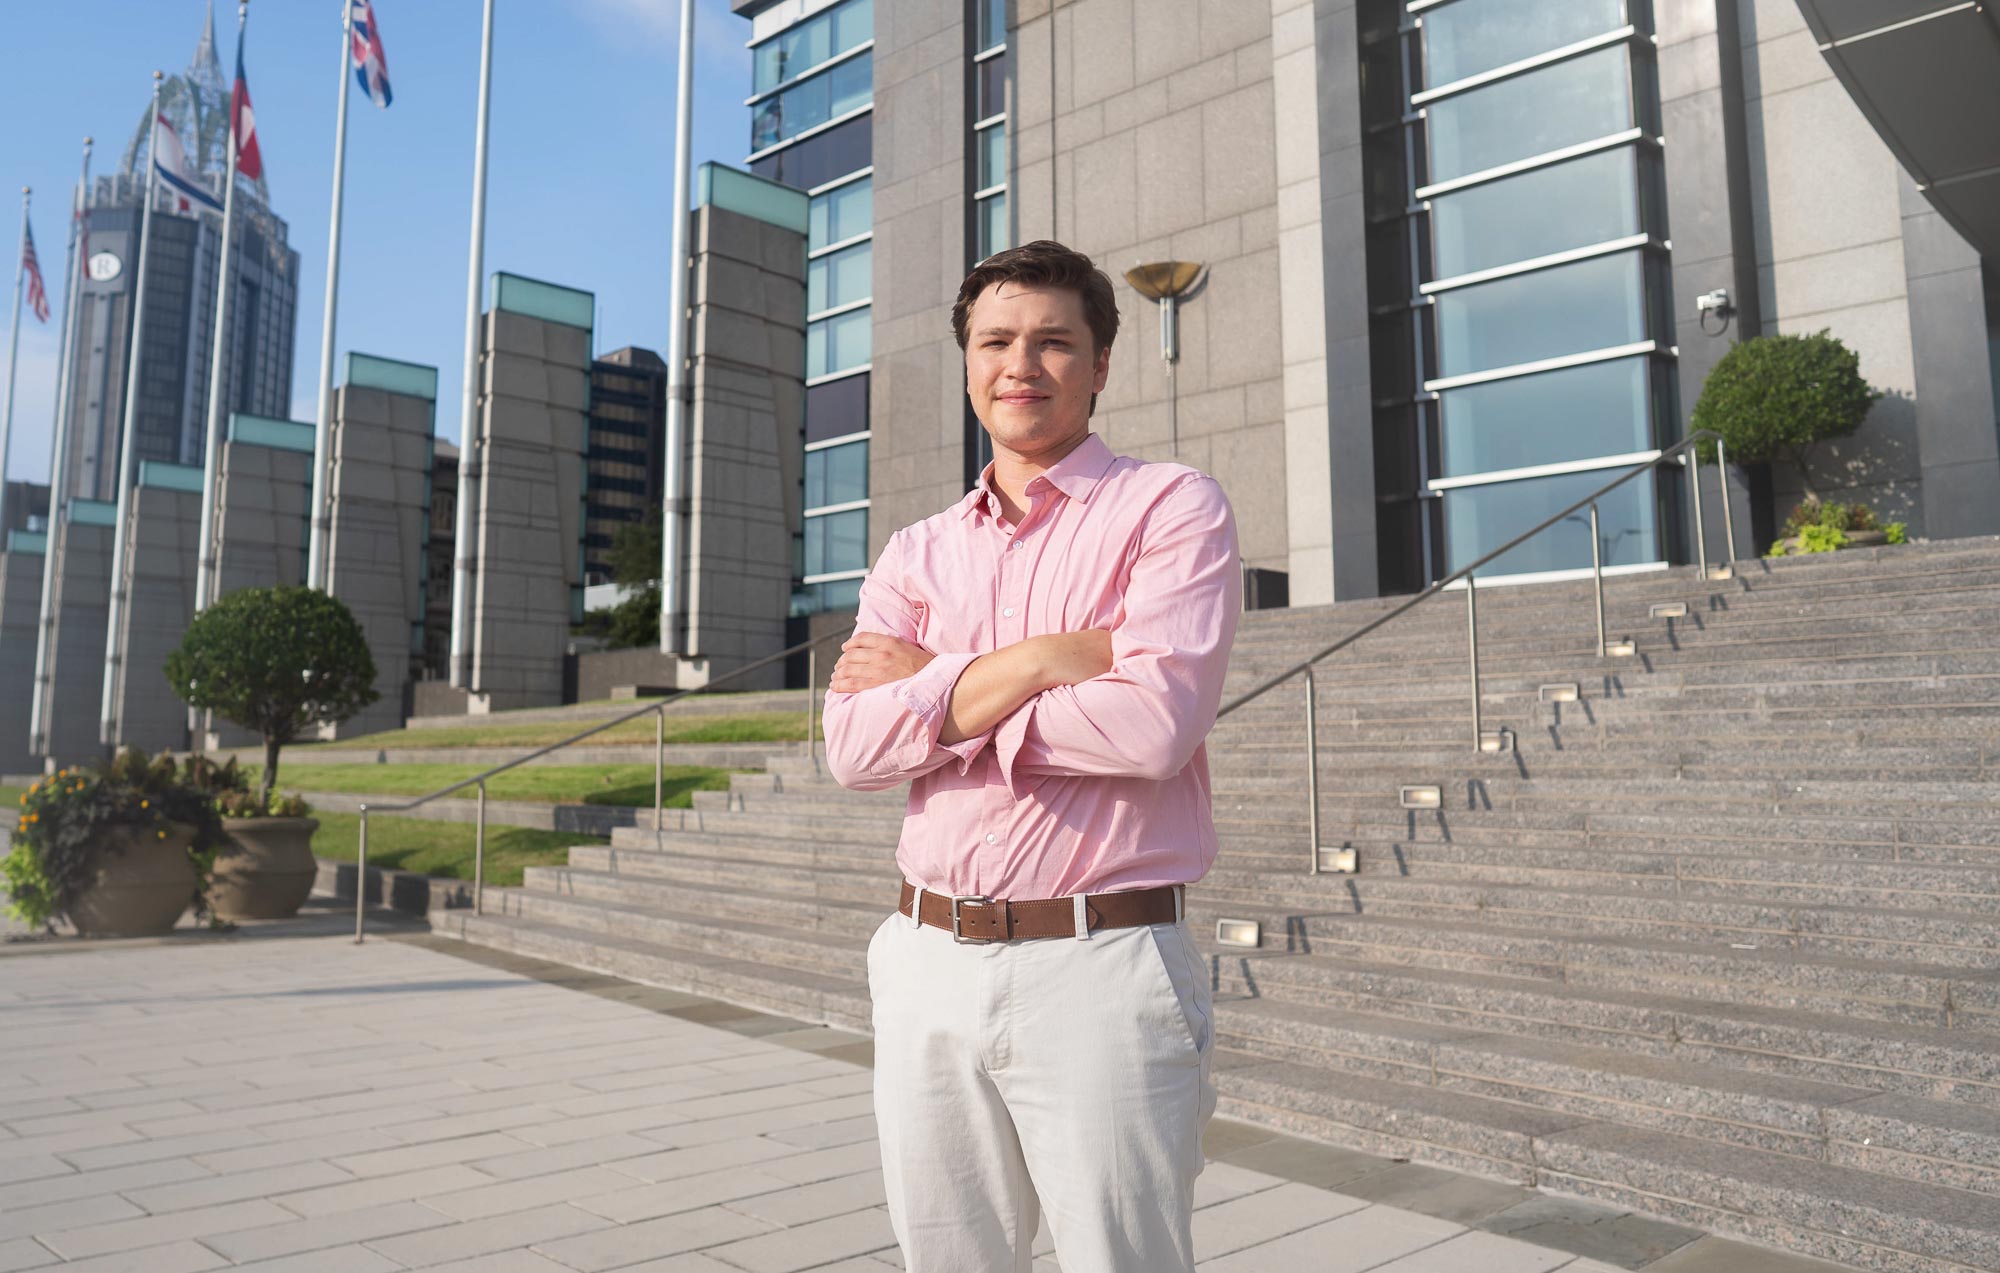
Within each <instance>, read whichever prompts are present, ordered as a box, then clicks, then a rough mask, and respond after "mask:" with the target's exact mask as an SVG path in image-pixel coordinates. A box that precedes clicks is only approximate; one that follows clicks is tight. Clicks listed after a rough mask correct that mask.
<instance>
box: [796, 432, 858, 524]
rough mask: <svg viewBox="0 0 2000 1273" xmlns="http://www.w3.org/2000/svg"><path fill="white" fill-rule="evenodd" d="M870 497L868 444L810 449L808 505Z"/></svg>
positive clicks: (815, 505)
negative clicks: (818, 449) (820, 449)
mask: <svg viewBox="0 0 2000 1273" xmlns="http://www.w3.org/2000/svg"><path fill="white" fill-rule="evenodd" d="M867 498H868V443H867V442H866V441H861V442H847V443H843V444H842V445H840V446H830V447H827V448H826V449H825V450H823V451H807V452H806V507H807V508H824V507H826V506H827V505H828V504H850V503H853V502H854V501H855V500H858V499H867Z"/></svg>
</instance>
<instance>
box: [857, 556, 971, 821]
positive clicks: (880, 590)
mask: <svg viewBox="0 0 2000 1273" xmlns="http://www.w3.org/2000/svg"><path fill="white" fill-rule="evenodd" d="M900 560H901V559H900V553H899V550H898V540H897V537H896V536H891V537H890V539H889V542H888V544H886V545H885V546H884V547H883V549H882V555H881V557H880V558H878V559H877V560H876V562H875V568H874V569H873V570H871V571H869V572H868V577H867V578H866V579H864V580H863V581H862V583H861V601H860V607H859V612H858V613H857V614H856V616H855V621H854V630H855V631H856V632H877V633H880V634H882V635H884V636H892V637H895V638H897V639H898V640H902V641H909V642H913V643H914V642H916V641H917V637H918V632H917V617H916V610H915V608H914V607H912V606H911V604H910V601H909V598H908V596H907V594H906V592H905V591H904V588H903V582H902V572H901V566H900ZM978 657H979V656H978V655H976V654H939V655H938V656H937V657H935V658H933V659H932V660H931V661H930V663H929V664H928V665H927V666H926V667H925V668H924V669H923V670H922V671H921V672H918V673H917V674H916V675H915V676H910V677H905V678H904V679H902V680H900V681H891V682H889V683H888V684H886V685H878V686H876V687H874V688H873V689H867V690H863V691H861V692H860V693H858V694H837V693H833V692H831V691H829V692H828V693H827V696H826V715H825V718H824V720H825V728H826V765H827V770H828V772H830V773H831V774H832V775H833V778H834V781H835V782H838V783H839V784H840V785H841V786H843V787H847V788H849V789H851V790H854V791H880V790H883V789H884V788H887V787H893V786H896V785H897V784H899V783H903V782H908V781H909V780H910V779H912V778H915V777H917V776H919V775H920V774H927V773H929V772H930V771H931V770H933V769H938V768H941V767H942V766H944V765H947V764H950V763H951V762H953V761H957V762H958V766H959V772H960V773H964V772H965V771H966V770H967V769H969V768H970V767H971V765H972V762H973V760H974V759H976V758H977V757H978V755H979V753H980V752H981V751H983V750H984V749H985V747H986V745H987V743H988V742H989V740H990V739H991V737H992V734H991V732H990V731H989V732H988V733H985V734H980V735H977V736H976V737H973V738H968V739H966V740H964V741H963V742H957V743H951V744H943V743H940V742H939V741H938V734H939V733H940V732H941V731H942V730H943V728H944V722H945V716H946V712H947V709H948V707H949V706H950V703H951V693H952V689H953V688H954V687H955V686H956V685H957V684H958V678H959V677H960V676H962V675H963V674H964V672H965V669H966V668H967V667H969V666H971V664H972V661H973V660H974V659H976V658H978Z"/></svg>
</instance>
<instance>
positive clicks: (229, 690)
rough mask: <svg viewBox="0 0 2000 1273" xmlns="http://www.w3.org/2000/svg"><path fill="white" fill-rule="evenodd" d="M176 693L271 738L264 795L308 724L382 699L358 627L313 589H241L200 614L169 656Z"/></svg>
mask: <svg viewBox="0 0 2000 1273" xmlns="http://www.w3.org/2000/svg"><path fill="white" fill-rule="evenodd" d="M166 673H167V679H168V680H169V681H171V682H173V686H174V693H175V694H177V695H179V696H180V698H181V700H182V701H183V702H185V703H187V705H188V706H190V707H195V708H200V709H203V710H206V711H212V712H215V713H217V714H219V715H220V716H222V717H223V719H225V720H228V721H231V722H233V723H234V724H237V725H240V726H242V727H243V728H244V729H247V730H249V731H250V732H251V733H253V734H256V735H257V736H258V737H259V738H261V739H263V740H264V771H263V775H262V784H261V790H260V791H259V792H258V799H259V800H260V801H263V802H266V803H268V802H269V800H270V799H271V789H272V788H273V787H275V786H276V785H277V782H278V752H279V749H280V748H282V747H283V746H284V745H285V744H286V743H289V742H291V741H293V740H294V739H296V738H297V737H298V736H299V735H300V734H301V733H303V732H305V731H306V730H307V729H309V728H312V727H314V726H318V725H332V724H337V723H339V722H340V721H344V720H346V719H347V718H348V717H350V716H352V715H354V713H356V712H358V711H360V710H361V709H362V708H364V707H366V706H368V705H369V704H370V703H372V702H374V701H375V700H376V699H378V698H380V697H381V695H380V694H378V693H377V692H376V690H375V658H374V656H373V655H371V654H370V653H369V652H368V641H367V638H365V637H364V636H363V635H362V633H361V625H360V624H358V623H356V622H355V621H354V615H353V613H352V612H351V611H349V610H348V608H347V607H346V606H345V605H343V604H342V603H341V601H340V600H339V599H338V598H337V597H331V596H328V595H327V594H326V593H324V592H320V591H318V590H317V589H314V588H300V587H278V588H240V589H238V590H237V591H235V592H232V593H230V594H229V595H228V596H226V597H224V598H222V600H220V601H218V602H216V603H215V604H214V605H212V606H210V607H209V608H208V609H206V610H204V611H202V612H201V613H200V614H198V615H196V616H195V619H194V622H193V623H190V624H189V625H188V630H187V633H186V634H185V635H184V636H182V637H181V643H180V645H179V646H177V647H176V648H175V649H174V651H173V652H172V653H171V654H169V655H167V659H166Z"/></svg>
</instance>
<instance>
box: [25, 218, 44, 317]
mask: <svg viewBox="0 0 2000 1273" xmlns="http://www.w3.org/2000/svg"><path fill="white" fill-rule="evenodd" d="M23 230H24V233H23V235H22V239H21V268H22V269H23V270H26V271H27V272H28V308H29V309H32V310H34V311H35V321H36V322H38V323H46V322H48V321H49V293H48V289H46V288H44V287H43V286H42V263H41V262H40V261H38V260H36V259H35V232H34V230H33V229H32V228H31V227H23Z"/></svg>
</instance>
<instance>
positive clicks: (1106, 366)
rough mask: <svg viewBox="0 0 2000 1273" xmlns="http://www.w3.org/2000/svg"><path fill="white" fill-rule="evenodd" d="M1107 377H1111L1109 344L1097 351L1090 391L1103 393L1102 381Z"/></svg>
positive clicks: (1107, 378)
mask: <svg viewBox="0 0 2000 1273" xmlns="http://www.w3.org/2000/svg"><path fill="white" fill-rule="evenodd" d="M1109 379H1111V346H1109V345H1106V346H1105V347H1104V348H1102V349H1100V350H1098V351H1097V370H1096V372H1095V374H1093V375H1092V377H1091V381H1090V391H1091V393H1093V394H1099V393H1103V392H1104V382H1105V381H1107V380H1109Z"/></svg>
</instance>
